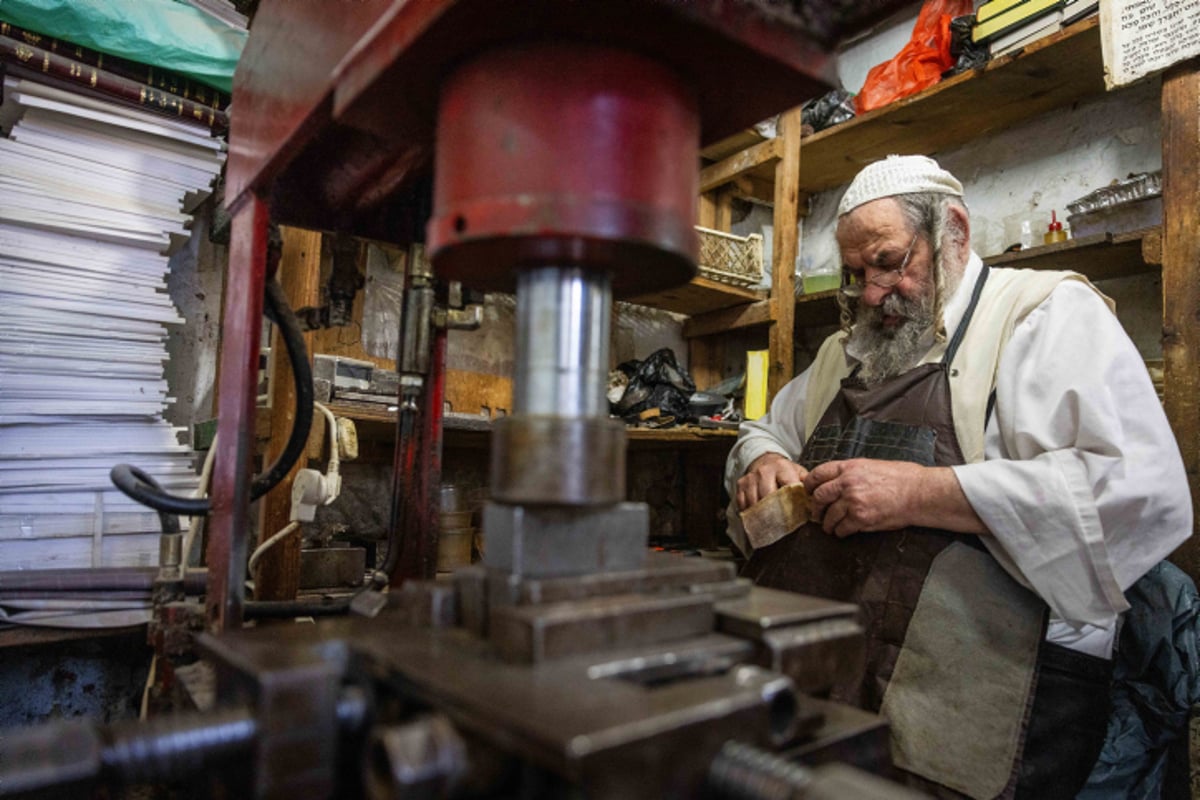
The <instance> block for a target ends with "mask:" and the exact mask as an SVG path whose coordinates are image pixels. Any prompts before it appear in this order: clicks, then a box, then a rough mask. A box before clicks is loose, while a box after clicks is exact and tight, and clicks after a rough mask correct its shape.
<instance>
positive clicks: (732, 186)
mask: <svg viewBox="0 0 1200 800" xmlns="http://www.w3.org/2000/svg"><path fill="white" fill-rule="evenodd" d="M729 192H730V194H732V195H733V196H734V197H735V198H737V199H738V200H749V201H750V202H752V203H762V204H764V205H768V206H769V205H773V204H774V203H775V184H774V182H772V181H768V180H764V179H763V178H760V177H758V176H757V175H740V176H738V177H736V178H734V179H733V180H732V181H730V183H729Z"/></svg>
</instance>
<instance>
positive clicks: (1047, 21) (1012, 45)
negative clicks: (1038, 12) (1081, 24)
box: [988, 10, 1062, 58]
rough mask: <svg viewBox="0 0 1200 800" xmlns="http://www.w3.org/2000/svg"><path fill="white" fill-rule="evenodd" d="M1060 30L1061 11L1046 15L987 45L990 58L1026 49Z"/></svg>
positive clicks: (998, 37) (1014, 29)
mask: <svg viewBox="0 0 1200 800" xmlns="http://www.w3.org/2000/svg"><path fill="white" fill-rule="evenodd" d="M1061 29H1062V11H1061V10H1059V11H1055V12H1054V13H1053V14H1046V15H1044V16H1041V17H1038V18H1037V19H1034V20H1032V21H1030V22H1027V23H1025V24H1024V25H1021V26H1019V27H1016V28H1013V29H1012V30H1010V31H1008V33H1005V34H1003V35H1001V36H997V37H995V38H994V39H992V40H991V41H990V42H989V43H988V49H989V50H990V52H991V54H992V58H995V57H996V56H1002V55H1004V54H1005V53H1011V52H1013V51H1014V50H1020V49H1021V48H1023V47H1027V46H1029V45H1030V44H1032V43H1033V42H1036V41H1037V40H1038V39H1041V38H1043V37H1045V36H1049V35H1050V34H1052V33H1055V32H1056V31H1059V30H1061Z"/></svg>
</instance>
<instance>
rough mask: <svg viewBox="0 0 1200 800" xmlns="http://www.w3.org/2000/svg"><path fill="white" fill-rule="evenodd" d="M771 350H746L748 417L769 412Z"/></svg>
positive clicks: (757, 416) (755, 417)
mask: <svg viewBox="0 0 1200 800" xmlns="http://www.w3.org/2000/svg"><path fill="white" fill-rule="evenodd" d="M768 355H769V351H767V350H748V351H746V409H745V412H746V419H758V418H759V417H761V416H762V415H763V414H765V413H767V364H768V362H769V358H768Z"/></svg>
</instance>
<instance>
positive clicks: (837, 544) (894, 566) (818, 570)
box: [743, 266, 1046, 797]
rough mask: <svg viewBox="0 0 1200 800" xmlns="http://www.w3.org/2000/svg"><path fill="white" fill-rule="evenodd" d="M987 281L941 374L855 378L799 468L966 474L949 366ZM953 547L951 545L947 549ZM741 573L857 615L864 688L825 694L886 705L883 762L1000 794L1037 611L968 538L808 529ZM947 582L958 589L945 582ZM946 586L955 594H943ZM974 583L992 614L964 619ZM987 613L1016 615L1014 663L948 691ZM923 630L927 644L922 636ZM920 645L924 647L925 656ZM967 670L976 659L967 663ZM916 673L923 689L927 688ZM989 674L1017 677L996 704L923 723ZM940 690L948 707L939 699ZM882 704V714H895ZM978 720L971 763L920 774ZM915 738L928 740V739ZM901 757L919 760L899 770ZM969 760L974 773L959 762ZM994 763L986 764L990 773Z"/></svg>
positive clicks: (1030, 668)
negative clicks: (887, 755)
mask: <svg viewBox="0 0 1200 800" xmlns="http://www.w3.org/2000/svg"><path fill="white" fill-rule="evenodd" d="M986 280H987V267H986V266H985V267H984V269H983V272H982V273H981V274H980V276H979V280H978V282H977V283H976V285H975V287H974V291H973V293H972V297H971V302H970V305H969V307H968V309H967V311H966V312H965V314H964V316H963V320H962V322H961V323H960V324H959V326H958V329H957V330H956V331H955V334H954V336H953V338H952V339H951V341H950V342H949V344H948V345H947V349H946V354H945V356H944V358H943V359H942V361H941V362H940V363H933V364H922V365H920V366H918V367H916V368H914V369H912V370H910V371H908V372H906V373H904V374H902V375H899V376H897V377H896V378H893V379H890V380H887V381H884V382H883V383H881V384H878V385H875V386H870V387H867V386H864V385H862V383H861V382H860V381H859V380H858V379H857V378H856V376H855V375H854V374H851V375H850V376H849V377H848V378H846V379H845V380H844V381H842V387H841V390H840V392H839V393H838V395H837V396H836V397H835V398H834V400H833V401H832V402H831V403H830V405H829V407H828V408H827V409H826V411H825V413H824V414H823V416H822V418H821V420H820V422H819V423H818V425H817V427H816V428H815V429H814V431H813V433H812V435H811V436H810V437H809V439H808V441H807V442H806V443H805V446H804V450H803V452H802V455H801V461H800V463H801V464H802V465H803V466H805V467H806V468H808V469H810V470H811V469H813V468H814V467H816V466H817V465H818V464H822V463H825V462H827V461H832V460H841V459H850V458H874V459H883V460H893V461H909V462H912V463H916V464H921V465H923V466H939V467H944V466H954V465H959V464H962V463H964V458H963V454H962V450H961V448H960V447H959V444H958V440H957V437H956V435H955V431H954V421H953V417H952V411H951V408H952V407H951V402H950V377H951V375H952V373H953V369H954V367H953V364H954V357H955V354H956V353H957V351H958V348H959V345H960V344H961V342H962V339H963V336H964V334H965V333H966V330H967V327H968V325H969V324H970V321H971V318H972V316H973V315H974V311H975V308H976V306H977V304H978V300H979V296H980V294H981V292H982V289H983V285H984V283H985V282H986ZM955 544H958V545H959V546H958V547H954V548H952V547H951V546H952V545H955ZM963 545H965V547H963ZM951 550H952V551H953V552H950V551H951ZM942 555H945V556H946V558H944V559H942V561H941V565H942V566H941V568H940V571H936V572H937V578H936V579H930V580H927V578H929V576H930V572H931V567H932V566H933V565H934V564H935V562H936V561H938V559H939V556H942ZM964 559H965V560H964ZM980 570H982V571H980ZM743 575H744V576H746V577H749V578H751V579H753V580H754V582H755V583H756V584H759V585H762V586H769V587H773V588H779V589H786V590H790V591H796V592H801V593H805V594H813V595H817V596H821V597H827V598H831V599H836V600H843V601H847V602H853V603H856V604H858V605H859V607H860V608H861V614H860V616H861V619H862V623H863V626H864V628H865V630H866V635H867V657H866V673H865V677H864V678H863V680H862V681H861V682H856V683H853V684H844V685H839V686H837V687H835V689H834V693H833V696H834V698H835V699H838V700H841V701H843V702H847V703H851V704H853V705H856V706H859V707H860V708H866V709H869V710H872V711H879V710H880V709H881V707H884V713H885V714H886V715H888V716H889V717H891V718H892V724H893V751H894V753H899V755H898V756H897V759H896V760H897V763H898V765H900V766H902V767H905V768H906V769H909V770H910V771H913V772H915V773H917V774H920V775H923V776H924V777H926V778H929V779H932V780H935V781H937V782H939V783H943V784H945V785H948V786H950V787H952V788H954V789H955V790H956V791H960V792H963V793H964V794H967V795H970V796H976V797H979V796H989V797H990V796H997V795H1000V794H1004V793H1010V792H1011V790H1012V783H1013V782H1012V780H1010V778H1011V776H1012V775H1013V774H1014V770H1015V767H1016V763H1017V760H1018V756H1019V754H1020V749H1021V745H1022V744H1023V736H1024V734H1023V731H1024V725H1025V723H1026V722H1027V711H1028V702H1029V698H1030V696H1031V692H1032V687H1033V680H1034V678H1033V676H1034V673H1035V671H1036V660H1037V652H1038V644H1039V642H1040V641H1041V637H1042V636H1043V635H1044V619H1045V612H1046V606H1045V604H1044V603H1043V602H1042V601H1041V600H1040V599H1038V598H1037V597H1036V596H1035V595H1033V594H1032V593H1030V592H1028V591H1027V590H1025V589H1023V588H1021V587H1020V586H1018V585H1017V584H1016V583H1015V581H1012V579H1011V578H1009V577H1008V576H1007V574H1005V573H1004V572H1003V570H1002V569H1001V568H1000V567H999V565H998V564H996V562H995V560H994V559H992V557H991V556H990V555H989V554H988V553H987V552H986V550H985V549H984V548H983V547H982V545H981V544H980V542H979V539H978V537H976V536H968V535H963V534H957V533H952V532H949V531H944V530H936V529H931V528H916V527H911V528H906V529H903V530H899V531H882V532H871V533H858V534H854V535H852V536H849V537H847V538H844V539H839V538H837V537H835V536H833V535H831V534H827V533H825V531H824V530H822V528H821V526H820V523H817V522H810V523H808V524H807V525H805V526H804V527H802V528H800V529H799V530H798V531H796V532H795V533H793V534H791V535H789V536H787V537H785V538H783V539H781V540H780V541H778V542H776V543H775V544H772V545H770V546H768V547H765V548H763V549H761V550H757V551H755V552H754V554H753V555H752V556H751V558H750V560H749V562H748V563H747V564H746V566H745V569H744V571H743ZM956 575H960V576H966V575H970V577H969V578H956V577H955V576H956ZM947 578H948V579H949V582H948V583H947V582H946V579H947ZM955 580H959V581H960V582H961V581H966V582H967V583H966V585H957V586H955V585H954V582H955ZM930 581H932V587H933V588H932V590H930V589H931V584H930ZM982 582H986V584H987V585H988V586H989V587H992V588H994V589H996V591H994V592H990V593H989V594H990V602H991V605H989V606H987V607H980V608H978V609H974V610H972V609H970V608H969V607H970V606H971V605H973V599H972V595H973V594H981V593H980V592H977V591H976V588H977V587H979V586H981V585H982ZM947 587H948V588H947ZM923 595H925V600H924V601H922V596H923ZM997 596H1002V597H1003V600H1002V601H1001V602H1000V603H997V602H996V597H997ZM981 602H988V601H987V600H982V601H981ZM918 605H922V607H923V609H924V611H923V614H922V615H918V616H919V618H920V619H923V620H925V622H923V623H922V624H921V625H920V626H919V627H920V629H921V631H922V632H921V633H920V634H919V635H918V636H917V637H915V641H914V642H906V639H907V637H908V634H909V628H910V622H911V621H912V620H913V618H914V611H915V610H916V609H917V608H918ZM997 606H1003V607H1006V608H1007V607H1013V609H1014V610H1013V612H1012V613H1013V615H1014V616H1013V619H1012V620H1006V621H1004V622H1003V623H1001V629H1002V630H1006V629H1012V628H1013V627H1014V626H1013V624H1012V622H1013V621H1014V620H1015V621H1016V623H1017V624H1016V626H1015V627H1017V628H1020V629H1021V632H1020V634H1019V637H1018V639H1017V640H1013V641H1008V642H1001V643H999V644H998V645H997V646H998V647H1003V648H1005V649H1006V651H1013V650H1016V651H1020V652H1021V655H1020V656H1019V657H1018V658H1017V659H1016V661H1015V662H1014V660H1013V659H1012V658H1011V655H1010V652H1004V653H1000V654H997V657H996V658H994V659H993V663H992V665H991V666H990V667H988V666H985V667H984V669H983V670H982V671H981V672H980V673H979V674H978V675H977V676H974V677H970V678H967V677H962V678H960V679H959V683H958V685H957V686H952V684H953V683H954V679H951V680H949V681H946V680H943V679H942V676H940V675H939V674H938V673H939V669H944V668H946V667H947V666H948V665H947V664H946V662H947V661H948V660H953V661H955V662H956V667H955V670H954V671H955V672H958V673H961V672H962V670H961V669H959V667H958V666H957V665H958V662H959V660H960V659H961V658H962V654H963V652H964V650H965V651H966V652H971V651H972V650H975V651H978V652H981V653H982V655H981V659H982V660H983V661H986V660H987V657H988V654H986V653H984V652H983V651H986V650H987V649H988V648H989V647H990V646H991V644H992V641H993V639H994V638H995V634H996V631H995V630H990V629H988V626H989V625H991V622H990V621H989V618H990V617H992V616H994V615H995V612H996V610H997ZM960 609H966V611H965V612H964V619H955V616H956V615H957V614H958V613H959V610H960ZM1002 613H1008V612H1002ZM947 615H948V616H947ZM955 626H958V627H960V628H962V629H964V630H966V634H965V635H964V636H960V637H959V638H958V639H957V642H958V643H957V644H956V645H951V648H952V649H951V650H950V651H948V652H947V651H945V650H942V649H941V648H943V647H944V645H942V644H939V643H938V641H939V640H940V639H942V638H944V637H942V636H941V635H940V631H942V630H943V629H945V628H947V627H948V628H954V627H955ZM914 627H917V626H914ZM930 630H932V632H933V633H932V635H930V634H929V633H926V632H927V631H930ZM949 638H951V639H953V636H951V637H949ZM931 640H932V641H934V643H935V644H934V646H933V647H928V646H927V643H928V642H929V641H931ZM906 647H909V648H910V650H913V652H911V653H906V655H907V660H906V662H901V654H902V653H903V652H905V648H906ZM953 648H957V649H953ZM970 659H971V660H974V656H971V657H970ZM898 662H901V666H902V667H904V669H905V670H906V671H905V676H906V680H907V676H911V675H914V674H915V675H917V676H918V679H917V680H915V681H913V682H912V683H911V684H906V685H905V686H904V687H900V686H897V687H896V688H897V691H893V692H891V694H890V696H889V683H890V681H891V679H892V677H893V674H894V673H895V672H896V670H897V665H898ZM989 670H991V671H989ZM928 675H933V676H934V677H933V678H932V679H929V678H927V677H926V676H928ZM996 675H1015V676H1017V677H1015V678H1014V679H1012V680H1009V685H1008V686H1007V687H1006V688H1005V689H1004V691H1005V692H1006V693H1005V694H1000V695H997V696H994V697H991V698H988V699H987V700H986V701H985V705H984V706H982V709H981V710H974V711H971V712H970V713H968V714H966V715H965V719H964V718H961V717H960V718H958V719H949V720H937V721H936V722H933V721H931V720H932V719H933V717H934V716H936V712H935V713H932V714H931V713H930V712H929V710H928V708H935V709H942V708H962V704H963V701H964V699H965V701H966V702H967V703H968V704H970V703H974V702H977V701H978V700H979V692H978V691H977V689H978V687H979V686H980V684H985V685H986V684H990V683H991V682H992V680H991V678H992V676H996ZM931 687H932V688H931ZM943 690H945V691H946V692H947V694H946V695H942V694H941V693H942V691H943ZM914 696H915V697H916V703H915V704H914V703H912V702H909V703H908V705H907V706H905V704H904V703H903V702H902V700H903V698H904V697H908V698H909V699H910V701H911V698H912V697H914ZM885 697H886V699H887V700H888V703H887V704H885ZM894 701H895V702H894ZM926 704H928V707H927V705H926ZM889 706H894V711H895V713H894V714H893V713H892V711H893V709H892V708H889ZM914 709H915V710H914ZM979 717H984V718H986V719H987V720H988V723H989V724H993V723H994V724H995V725H996V729H995V730H994V731H993V732H992V734H991V738H990V740H989V742H988V744H987V747H986V748H985V749H984V750H983V751H980V752H979V753H978V754H969V753H954V754H953V757H952V759H951V760H952V761H953V762H954V764H952V765H951V766H950V767H949V768H948V771H947V772H943V767H944V766H945V765H944V764H943V763H941V762H942V761H943V760H944V759H941V760H939V759H938V758H936V757H935V758H934V759H933V760H934V762H935V763H933V764H931V765H929V764H925V763H923V762H922V756H921V753H923V752H925V751H932V752H934V753H937V752H938V751H947V748H949V749H950V750H953V744H954V742H955V740H956V738H957V739H959V740H963V741H966V739H963V737H964V736H965V735H966V734H968V733H970V734H972V735H974V734H975V733H977V732H976V731H966V730H964V731H950V730H948V726H949V727H954V726H966V725H970V724H972V719H974V718H979ZM905 728H911V729H912V730H906V729H905ZM927 728H933V729H934V730H933V731H932V735H931V734H930V731H928V730H926V729H927ZM913 731H915V733H914V732H913ZM939 737H942V738H941V739H939ZM977 739H978V737H975V739H973V740H972V741H974V740H977ZM906 753H917V756H916V757H915V758H913V759H912V760H911V762H909V761H906V755H905V754H906ZM973 760H974V761H975V762H976V763H971V762H972V761H973ZM996 762H1001V763H999V764H997V763H996ZM960 763H961V767H960V766H959V764H960ZM992 764H994V765H995V766H988V765H992ZM981 765H984V766H986V768H987V770H988V771H989V774H988V775H986V776H982V777H981V776H980V768H981Z"/></svg>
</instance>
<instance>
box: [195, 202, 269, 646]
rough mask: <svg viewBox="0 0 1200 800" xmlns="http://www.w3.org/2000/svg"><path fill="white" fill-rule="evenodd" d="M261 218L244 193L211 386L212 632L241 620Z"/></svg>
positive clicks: (263, 241) (262, 262) (263, 257)
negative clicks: (216, 379) (217, 375)
mask: <svg viewBox="0 0 1200 800" xmlns="http://www.w3.org/2000/svg"><path fill="white" fill-rule="evenodd" d="M267 222H268V220H267V206H266V203H264V202H263V201H262V200H261V199H259V198H258V197H257V196H256V195H250V196H248V197H247V198H246V199H245V201H244V202H243V203H242V205H240V206H239V207H238V209H237V210H236V212H235V213H234V216H233V219H232V221H231V224H232V230H231V239H230V248H229V272H228V275H227V277H226V283H225V310H224V318H223V320H222V323H221V382H220V385H219V387H218V390H217V436H218V440H217V448H218V449H217V458H216V461H215V463H214V464H213V477H212V491H211V495H210V496H211V497H212V513H211V515H210V517H209V525H208V552H207V561H208V570H209V573H208V575H209V577H208V592H207V595H206V603H207V609H208V626H209V629H210V630H211V631H213V632H214V633H219V632H220V631H222V630H228V629H235V628H239V627H241V624H242V604H243V600H244V597H243V590H242V587H243V585H244V579H245V573H246V528H247V522H248V514H249V505H250V480H251V475H252V474H253V473H252V472H251V467H252V465H251V458H252V457H253V455H254V407H255V398H256V397H257V395H258V350H259V339H260V336H261V333H262V310H263V285H264V281H265V279H266V269H267Z"/></svg>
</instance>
